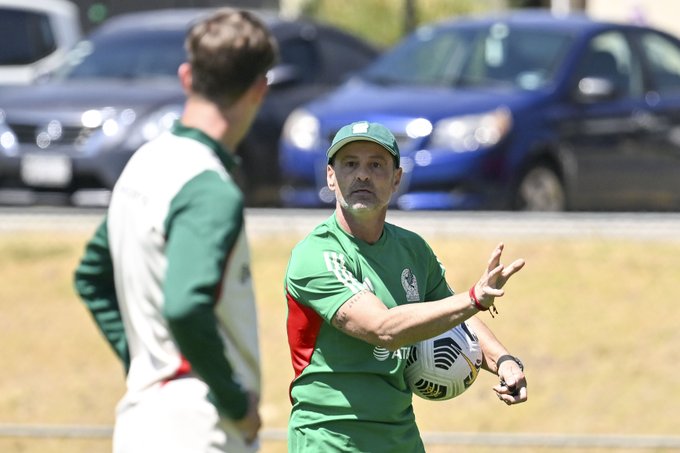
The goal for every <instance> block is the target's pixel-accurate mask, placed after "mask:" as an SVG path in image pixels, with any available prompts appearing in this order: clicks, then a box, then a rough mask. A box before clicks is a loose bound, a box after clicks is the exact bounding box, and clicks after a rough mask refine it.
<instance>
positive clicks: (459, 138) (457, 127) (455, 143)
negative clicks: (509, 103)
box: [430, 107, 512, 152]
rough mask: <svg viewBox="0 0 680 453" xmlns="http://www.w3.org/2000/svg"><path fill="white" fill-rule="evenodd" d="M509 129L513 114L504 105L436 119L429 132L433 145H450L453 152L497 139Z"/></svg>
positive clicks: (497, 140)
mask: <svg viewBox="0 0 680 453" xmlns="http://www.w3.org/2000/svg"><path fill="white" fill-rule="evenodd" d="M511 129H512V114H511V113H510V110H508V109H507V108H506V107H499V108H497V109H496V110H492V111H489V112H484V113H479V114H476V115H461V116H454V117H451V118H445V119H443V120H441V121H438V122H437V123H436V124H435V126H434V129H433V131H432V137H431V138H430V143H431V145H432V147H433V148H449V149H451V150H453V151H455V152H468V151H477V150H478V149H480V148H487V147H489V146H493V145H495V144H496V143H498V142H500V141H501V140H502V139H503V137H505V136H506V135H507V134H508V133H509V132H510V130H511Z"/></svg>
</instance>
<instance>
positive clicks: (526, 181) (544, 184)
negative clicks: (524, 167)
mask: <svg viewBox="0 0 680 453" xmlns="http://www.w3.org/2000/svg"><path fill="white" fill-rule="evenodd" d="M516 200H517V203H516V206H517V208H518V209H519V210H523V211H564V210H565V209H566V196H565V193H564V187H563V186H562V181H560V178H559V177H558V176H557V174H556V173H555V172H554V171H553V170H552V169H550V168H548V167H546V166H544V165H539V166H536V167H533V168H531V169H530V170H529V171H528V172H527V173H526V174H525V175H524V178H522V181H521V182H520V183H519V186H518V188H517V198H516Z"/></svg>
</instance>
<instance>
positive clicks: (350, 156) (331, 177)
mask: <svg viewBox="0 0 680 453" xmlns="http://www.w3.org/2000/svg"><path fill="white" fill-rule="evenodd" d="M401 173H402V170H401V168H394V159H393V158H392V155H391V154H390V153H389V152H388V151H387V150H386V149H385V148H383V147H382V146H380V145H378V144H377V143H373V142H369V141H356V142H351V143H348V144H347V145H345V146H343V147H342V148H341V149H340V151H338V152H337V154H336V155H335V159H334V162H333V165H328V167H327V171H326V179H327V183H328V187H329V188H330V189H331V190H333V191H334V192H335V197H336V198H337V200H338V201H339V203H340V205H341V206H342V207H344V208H346V209H353V210H357V209H367V210H375V209H382V208H386V207H387V205H388V204H389V202H390V199H391V198H392V194H393V193H394V192H395V191H396V190H397V187H399V181H400V180H401Z"/></svg>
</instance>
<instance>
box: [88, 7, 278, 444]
mask: <svg viewBox="0 0 680 453" xmlns="http://www.w3.org/2000/svg"><path fill="white" fill-rule="evenodd" d="M185 47H186V50H187V53H188V61H187V62H186V63H183V64H182V65H181V66H180V67H179V69H178V75H179V79H180V82H181V84H182V86H183V88H184V90H185V92H186V94H187V100H186V103H185V106H184V107H185V108H184V113H183V115H182V118H181V120H180V122H179V123H177V124H176V125H175V126H174V128H173V129H172V130H171V131H169V132H167V133H164V134H162V135H161V136H159V137H158V138H157V139H155V140H153V141H151V142H149V143H147V144H146V145H144V146H142V147H141V148H140V149H139V150H138V151H137V152H136V153H135V154H134V155H133V157H132V159H131V160H130V162H129V163H128V165H127V166H126V167H125V169H124V171H123V173H122V174H121V176H120V178H119V179H118V181H117V183H116V186H115V187H114V189H113V193H112V197H111V202H110V205H109V209H108V211H107V215H106V217H105V218H104V221H103V223H102V224H101V226H100V227H99V228H98V229H97V231H96V233H95V235H94V237H93V238H92V239H91V241H90V242H89V243H88V244H87V246H86V249H85V254H84V256H83V258H82V260H81V262H80V265H79V266H78V269H77V270H76V274H75V285H76V290H77V292H78V294H79V295H80V296H81V298H82V299H83V301H84V302H85V304H86V306H87V308H88V309H89V310H90V311H91V312H92V315H93V316H94V319H95V321H96V323H97V325H98V326H99V328H100V330H101V331H102V333H103V334H104V335H105V336H106V339H107V340H108V341H109V343H110V344H111V346H112V347H113V349H114V350H115V352H116V353H117V354H118V356H119V357H120V359H121V360H122V361H123V363H124V365H125V369H126V371H127V379H126V383H127V392H126V394H125V396H124V397H123V399H122V400H121V402H120V403H119V405H118V408H117V413H116V424H115V429H114V435H113V450H114V452H115V453H132V452H139V453H141V452H145V453H146V452H164V453H168V452H176V453H184V452H202V453H208V452H210V453H214V452H230V453H234V452H237V453H249V452H253V451H255V450H257V447H258V446H257V442H256V438H257V434H258V431H259V429H260V425H261V420H260V416H259V410H258V406H259V402H258V401H259V393H260V359H259V349H258V337H257V319H256V312H255V301H254V294H253V287H252V282H251V278H250V277H251V274H250V257H249V253H248V244H247V242H246V237H245V230H244V225H243V222H244V219H243V194H242V193H241V191H240V190H239V188H238V186H237V185H236V183H235V182H234V179H233V178H232V173H231V172H232V171H233V169H234V165H235V162H236V161H235V156H234V155H233V151H234V150H235V149H236V146H237V144H238V143H239V142H240V141H241V139H242V138H243V136H244V135H245V133H246V132H247V130H248V129H249V127H250V125H251V123H252V121H253V118H254V117H255V115H256V113H257V112H258V110H259V108H260V105H261V103H262V101H263V99H264V96H265V94H266V92H267V81H266V77H265V75H266V72H267V71H268V70H269V68H271V67H272V65H273V64H274V62H275V60H276V58H277V52H278V50H277V45H276V42H275V40H274V38H273V37H272V36H271V34H270V32H269V30H268V29H267V28H266V26H265V25H264V23H263V22H262V21H261V20H259V19H258V18H257V17H255V16H254V15H253V14H252V13H249V12H246V11H238V10H232V9H221V10H218V11H217V12H214V13H213V14H211V15H210V16H208V17H203V18H202V19H201V20H200V21H198V22H196V23H195V24H194V25H193V26H192V27H191V28H190V30H189V32H188V34H187V37H186V41H185Z"/></svg>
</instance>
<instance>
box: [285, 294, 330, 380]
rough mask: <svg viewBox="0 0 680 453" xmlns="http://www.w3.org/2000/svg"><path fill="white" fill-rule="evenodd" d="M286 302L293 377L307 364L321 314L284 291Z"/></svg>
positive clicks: (312, 351)
mask: <svg viewBox="0 0 680 453" xmlns="http://www.w3.org/2000/svg"><path fill="white" fill-rule="evenodd" d="M286 299H287V302H288V319H287V321H286V330H287V331H288V346H289V347H290V357H291V360H292V363H293V370H294V371H295V378H296V379H297V377H298V376H300V374H301V373H302V371H303V370H304V369H305V368H306V367H307V365H309V363H310V362H311V360H312V354H313V353H314V347H315V346H316V339H317V338H318V336H319V330H320V329H321V324H322V322H323V320H322V318H321V316H319V315H318V313H317V312H315V311H314V310H313V309H312V308H310V307H308V306H306V305H303V304H301V303H299V302H298V301H297V300H295V299H294V298H293V296H291V295H290V293H289V292H287V291H286ZM291 386H292V384H291Z"/></svg>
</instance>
